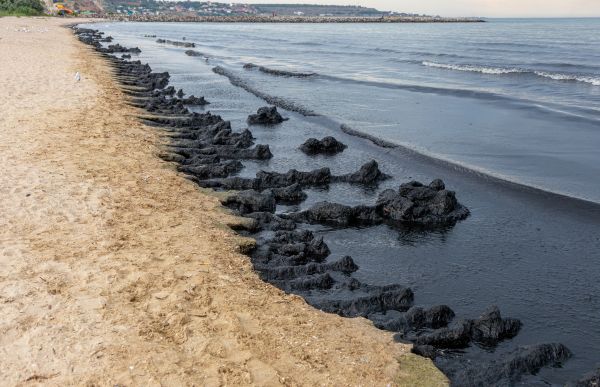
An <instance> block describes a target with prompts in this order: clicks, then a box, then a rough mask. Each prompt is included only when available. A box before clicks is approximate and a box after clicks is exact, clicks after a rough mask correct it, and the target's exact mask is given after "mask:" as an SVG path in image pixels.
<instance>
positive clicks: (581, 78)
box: [421, 61, 600, 86]
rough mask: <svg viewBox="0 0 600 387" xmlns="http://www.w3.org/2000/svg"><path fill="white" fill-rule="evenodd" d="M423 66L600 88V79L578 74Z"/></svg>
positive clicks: (431, 63)
mask: <svg viewBox="0 0 600 387" xmlns="http://www.w3.org/2000/svg"><path fill="white" fill-rule="evenodd" d="M421 64H422V65H423V66H427V67H435V68H439V69H447V70H455V71H467V72H474V73H481V74H491V75H504V74H532V75H536V76H538V77H542V78H548V79H553V80H555V81H572V82H584V83H588V84H591V85H593V86H600V77H595V76H591V75H576V74H562V73H553V72H549V71H538V70H526V69H520V68H516V67H511V68H505V67H488V66H476V65H460V64H446V63H436V62H429V61H423V62H422V63H421Z"/></svg>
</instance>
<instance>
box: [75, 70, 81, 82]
mask: <svg viewBox="0 0 600 387" xmlns="http://www.w3.org/2000/svg"><path fill="white" fill-rule="evenodd" d="M75 81H76V82H79V81H81V74H79V71H78V72H76V73H75Z"/></svg>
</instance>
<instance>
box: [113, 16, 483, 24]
mask: <svg viewBox="0 0 600 387" xmlns="http://www.w3.org/2000/svg"><path fill="white" fill-rule="evenodd" d="M107 18H108V19H110V20H117V21H138V22H191V23H482V22H485V19H483V18H470V17H432V16H386V17H358V16H263V15H252V16H183V15H131V16H122V15H108V16H107Z"/></svg>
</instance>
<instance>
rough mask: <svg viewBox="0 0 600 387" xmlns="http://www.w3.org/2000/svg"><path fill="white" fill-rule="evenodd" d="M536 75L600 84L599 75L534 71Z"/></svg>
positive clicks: (558, 79)
mask: <svg viewBox="0 0 600 387" xmlns="http://www.w3.org/2000/svg"><path fill="white" fill-rule="evenodd" d="M534 73H535V75H537V76H540V77H544V78H550V79H554V80H555V81H577V82H585V83H589V84H592V85H594V86H600V78H599V77H591V76H582V75H572V74H560V73H548V72H545V71H534Z"/></svg>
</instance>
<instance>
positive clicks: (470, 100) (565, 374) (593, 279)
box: [97, 20, 600, 384]
mask: <svg viewBox="0 0 600 387" xmlns="http://www.w3.org/2000/svg"><path fill="white" fill-rule="evenodd" d="M517 27H518V28H517ZM597 27H600V22H598V21H597V20H584V21H575V20H560V21H551V22H549V21H499V22H492V23H486V24H479V25H393V26H379V25H374V26H371V25H350V26H345V25H344V26H338V25H334V26H329V25H318V26H313V25H285V26H281V25H276V26H270V25H224V24H216V25H209V24H200V25H197V24H127V23H123V24H109V25H105V24H100V25H98V26H97V28H99V29H101V30H104V31H106V32H107V33H108V34H110V35H112V36H113V37H115V39H116V41H118V42H119V43H121V44H123V45H126V46H139V47H140V48H141V49H142V54H140V56H139V58H140V59H141V60H142V61H147V62H149V63H150V64H151V65H152V67H153V69H154V70H155V71H169V72H170V73H171V75H172V77H171V84H173V85H175V86H176V87H178V88H179V87H182V88H183V89H184V90H185V91H186V92H187V93H188V94H195V95H204V96H205V97H206V98H207V99H208V100H209V101H210V102H211V105H209V106H208V107H209V109H210V110H211V111H212V112H213V113H217V114H220V115H222V116H223V117H224V118H225V119H229V120H231V121H232V124H233V127H234V128H236V129H242V128H244V127H245V126H246V125H245V123H244V122H245V118H246V116H247V115H248V114H249V113H251V112H253V111H255V110H256V109H257V108H258V107H260V106H263V105H265V102H264V101H262V100H260V99H259V98H257V97H256V96H254V95H252V94H250V93H248V92H247V91H244V90H242V89H240V88H238V87H234V86H232V85H231V84H230V83H229V80H228V79H227V78H225V77H222V76H219V75H216V74H214V73H213V72H212V67H214V66H216V65H219V66H224V67H225V68H226V69H227V70H228V71H231V72H233V73H235V74H237V75H238V76H240V77H243V79H244V80H246V81H247V82H248V85H250V86H252V87H253V88H256V89H258V90H260V91H261V92H263V93H269V94H271V95H275V96H279V97H283V98H285V99H286V100H287V101H288V102H289V103H290V104H291V106H292V108H293V107H294V106H304V107H306V108H308V109H310V110H314V111H315V112H317V113H320V114H321V115H320V116H311V117H304V116H302V115H300V114H298V113H295V112H291V111H286V112H285V115H287V116H289V117H290V118H291V119H290V120H289V121H287V122H285V123H284V124H282V125H280V126H278V127H275V128H263V127H251V130H252V132H253V134H254V135H255V137H256V138H257V143H266V144H269V145H270V146H271V150H272V152H273V154H274V157H273V159H272V160H269V161H266V162H244V164H245V165H246V168H245V169H244V170H243V171H242V172H241V175H243V176H253V175H254V173H256V171H258V170H260V169H265V170H278V171H286V170H288V169H289V168H298V169H301V170H309V169H312V168H317V167H321V166H329V167H330V168H331V169H332V171H333V172H334V173H335V174H339V173H345V172H350V171H354V170H355V169H356V168H358V167H359V166H360V165H361V164H363V163H364V162H366V161H368V160H370V159H372V158H375V159H376V160H377V161H378V162H379V164H380V167H381V169H382V170H383V171H384V172H386V173H388V174H390V175H392V176H394V179H393V180H389V181H386V182H385V183H384V184H382V185H380V186H379V187H377V188H371V189H366V188H361V187H356V186H350V185H346V184H338V185H332V186H331V187H330V189H329V190H316V189H313V190H309V191H308V192H309V198H308V200H307V201H306V202H305V203H303V204H302V205H301V208H306V207H308V206H310V205H311V204H313V203H315V202H317V201H320V200H330V201H336V202H342V203H345V204H359V203H372V202H374V200H375V198H376V196H377V193H378V192H379V191H381V190H382V189H385V188H389V187H397V185H398V184H399V183H400V182H403V181H406V180H412V179H418V180H423V181H429V180H431V179H433V178H435V177H442V178H443V179H444V180H445V182H446V185H447V186H448V187H449V188H450V189H453V190H456V191H457V196H458V198H459V200H460V201H461V202H462V203H463V204H465V205H466V206H467V207H469V208H470V210H471V212H472V215H471V216H470V217H469V218H468V219H467V220H465V221H463V222H460V223H459V224H457V225H456V226H455V227H453V228H449V229H446V230H443V231H437V232H421V233H419V232H415V231H407V230H397V229H390V228H388V227H387V226H379V227H373V228H367V229H346V230H335V229H325V228H323V229H321V231H320V232H321V233H323V235H324V236H325V240H326V242H327V243H328V245H329V246H330V248H331V250H332V252H333V253H332V255H331V257H330V258H331V259H336V258H339V257H340V256H341V255H344V254H349V255H351V256H352V257H353V258H354V260H355V261H356V263H358V265H359V266H360V270H359V271H358V272H357V273H355V276H356V277H357V278H358V279H359V280H361V281H365V282H367V283H372V284H386V283H401V284H404V285H407V286H411V287H412V288H413V290H414V291H415V294H416V297H415V304H416V305H420V306H431V305H434V304H439V303H445V304H448V305H450V306H451V307H452V308H453V309H454V310H455V311H456V312H457V315H459V316H463V317H476V316H477V315H478V314H479V313H481V312H482V311H483V309H485V307H486V306H488V305H490V304H497V305H499V306H500V308H501V310H502V312H503V315H505V316H511V317H516V318H519V319H521V320H522V321H523V322H524V328H523V330H522V331H521V333H520V334H519V335H518V336H517V337H516V338H515V339H513V340H510V341H508V342H505V343H502V344H501V345H500V346H499V347H498V348H497V349H496V351H499V352H502V351H506V350H509V349H511V348H514V346H516V345H519V344H534V343H541V342H562V343H564V344H566V345H567V346H568V347H569V348H570V349H571V350H572V351H573V352H574V353H575V357H574V358H573V359H571V360H570V361H569V362H567V363H566V364H565V366H564V368H562V369H546V370H544V371H542V372H541V373H540V375H539V376H537V377H535V378H533V379H531V380H529V381H528V382H529V383H534V382H535V383H547V384H562V383H564V382H566V381H568V380H573V379H576V378H578V377H579V376H580V375H581V374H583V373H585V372H587V371H590V370H592V369H593V368H594V367H595V366H598V365H600V355H599V354H600V350H599V348H600V284H599V281H598V277H599V275H600V253H599V251H600V207H599V206H597V205H594V204H590V203H584V202H580V201H577V200H573V199H569V198H565V197H560V196H556V195H553V194H550V193H549V192H547V191H555V192H560V193H564V194H569V195H572V196H576V197H584V198H587V199H589V200H600V179H598V178H597V176H598V165H600V164H598V161H600V160H599V159H600V152H599V151H598V149H599V147H598V146H599V145H600V132H599V129H600V126H599V125H600V121H598V119H599V117H598V106H599V104H598V102H600V87H599V86H595V85H594V84H593V83H589V82H586V81H577V80H572V81H567V80H555V79H552V78H546V77H543V76H539V75H536V74H534V73H531V74H530V73H525V72H519V73H516V72H513V73H508V74H488V73H489V72H490V71H488V70H485V71H486V72H476V71H465V68H461V69H458V70H457V69H454V70H453V69H448V68H440V67H432V66H430V65H428V66H426V65H422V64H421V63H420V62H419V61H421V62H422V61H424V60H426V59H427V60H428V61H432V62H433V61H434V57H441V58H444V59H443V60H444V61H446V62H442V60H441V59H438V60H436V61H435V62H436V63H446V64H452V65H455V64H459V65H461V66H462V65H469V66H475V65H488V66H490V68H491V67H494V68H506V69H512V68H516V67H518V68H526V69H531V70H532V71H542V70H544V71H555V72H557V73H558V72H560V73H561V74H563V72H564V74H566V73H569V74H577V76H578V77H579V76H583V74H587V75H586V77H587V76H591V77H599V75H598V68H597V67H594V66H596V65H595V64H594V63H598V61H597V59H598V58H600V49H599V48H598V47H600V46H598V45H594V44H593V43H594V42H596V43H598V42H599V41H600V40H599V38H600V37H597V36H596V35H593V34H591V33H590V30H593V29H594V28H597ZM506 31H511V34H512V35H507V34H506ZM554 31H556V32H554ZM144 34H156V35H158V37H161V38H168V39H172V40H181V38H182V37H183V36H185V37H186V38H187V40H188V41H193V42H195V43H196V44H197V45H198V46H197V48H196V50H197V51H201V52H204V53H206V54H207V55H208V56H209V57H210V59H209V61H208V63H207V62H206V61H205V60H204V59H203V58H201V57H200V58H199V57H188V56H186V55H185V54H184V51H185V49H182V48H175V47H171V46H165V45H160V44H157V43H155V41H154V40H155V39H150V38H143V35H144ZM552 34H554V35H552ZM324 36H326V37H327V39H324V38H323V37H324ZM509 39H510V42H509V41H508V40H509ZM386 50H388V51H389V52H388V51H386ZM553 50H554V51H553ZM556 50H561V51H560V52H561V55H559V56H557V55H556V52H557V51H556ZM367 53H371V54H367ZM556 58H560V60H561V63H562V64H557V63H555V62H556ZM594 58H595V59H594ZM246 62H253V63H256V64H259V65H263V66H267V67H272V68H279V69H287V70H294V71H302V72H306V71H309V72H310V71H315V72H317V73H319V74H321V75H320V76H317V77H311V78H302V79H297V78H286V77H274V76H272V75H269V74H265V73H262V72H260V71H258V70H256V69H254V70H245V69H243V68H242V64H243V63H246ZM563 62H564V63H563ZM551 63H553V64H551ZM567 63H569V65H567ZM542 64H543V65H542ZM333 69H335V71H333ZM471 70H472V69H471ZM586 79H587V78H586ZM410 85H412V86H410ZM415 85H416V86H415ZM559 111H560V112H559ZM341 123H346V124H348V125H349V126H351V127H353V128H355V129H358V130H362V131H365V132H369V133H371V134H375V135H377V136H379V137H382V138H385V139H386V140H389V141H394V142H397V143H402V144H406V145H407V147H409V148H410V149H419V150H421V151H423V153H426V154H427V155H429V156H435V157H433V158H432V157H427V156H423V155H422V154H416V153H414V152H412V151H409V150H407V149H405V148H395V149H386V148H381V147H378V146H376V145H373V144H371V143H370V142H369V141H366V140H364V139H361V138H357V137H353V136H349V135H346V134H344V133H342V132H341V131H340V129H339V125H340V124H341ZM525 128H526V129H525ZM324 135H334V136H335V137H336V138H338V139H340V140H341V141H342V142H344V143H345V144H347V145H348V149H347V150H346V151H345V152H344V153H342V154H340V155H337V156H335V157H314V158H309V157H306V156H305V155H304V154H302V153H301V152H300V151H298V149H297V147H298V145H299V144H300V143H302V142H303V141H304V140H305V139H306V138H308V137H322V136H324ZM444 160H451V161H452V163H448V162H446V161H444ZM457 164H463V165H464V164H468V165H469V166H471V167H473V168H472V169H477V170H481V171H489V172H491V173H490V174H482V173H475V172H473V170H472V169H465V168H463V167H459V166H458V165H457ZM491 175H497V176H502V177H505V178H507V179H508V180H512V181H516V182H520V183H523V184H524V185H527V186H537V187H542V188H544V190H545V191H540V190H534V189H529V188H527V187H523V186H520V185H513V184H507V183H504V182H502V181H499V180H497V179H495V178H493V177H491ZM279 210H280V211H287V210H290V208H285V207H280V208H279ZM482 351H483V350H481V349H477V348H473V349H471V350H469V351H467V354H466V355H465V356H466V357H472V358H476V357H477V358H481V357H485V356H487V355H485V353H483V354H482Z"/></svg>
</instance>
